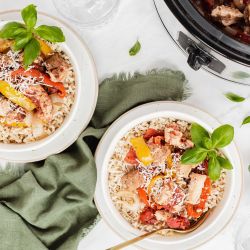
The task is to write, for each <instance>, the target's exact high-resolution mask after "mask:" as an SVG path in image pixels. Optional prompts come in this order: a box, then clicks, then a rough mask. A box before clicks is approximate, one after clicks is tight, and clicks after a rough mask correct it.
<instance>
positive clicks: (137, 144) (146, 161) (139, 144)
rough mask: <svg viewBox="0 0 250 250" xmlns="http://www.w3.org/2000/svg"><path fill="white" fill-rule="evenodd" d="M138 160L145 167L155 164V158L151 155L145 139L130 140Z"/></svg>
mask: <svg viewBox="0 0 250 250" xmlns="http://www.w3.org/2000/svg"><path fill="white" fill-rule="evenodd" d="M130 143H131V144H132V146H133V148H134V150H135V152H136V156H137V158H138V160H139V161H140V162H141V163H142V164H143V165H145V166H148V165H150V164H151V163H152V162H153V157H152V155H151V152H150V149H149V147H148V145H147V144H146V142H145V141H144V139H143V137H135V138H132V139H131V140H130Z"/></svg>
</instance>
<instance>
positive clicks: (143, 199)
mask: <svg viewBox="0 0 250 250" xmlns="http://www.w3.org/2000/svg"><path fill="white" fill-rule="evenodd" d="M137 192H138V196H139V198H140V201H141V202H142V203H144V204H145V205H146V206H149V203H148V194H147V192H146V191H145V190H144V189H143V188H138V189H137Z"/></svg>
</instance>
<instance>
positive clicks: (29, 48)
mask: <svg viewBox="0 0 250 250" xmlns="http://www.w3.org/2000/svg"><path fill="white" fill-rule="evenodd" d="M40 50H41V48H40V44H39V42H38V41H37V40H36V39H35V38H32V39H31V40H30V41H29V43H28V44H27V45H26V46H25V48H24V64H25V67H26V68H27V67H28V66H29V65H30V64H32V63H33V62H34V60H35V59H36V58H37V57H38V55H39V54H40Z"/></svg>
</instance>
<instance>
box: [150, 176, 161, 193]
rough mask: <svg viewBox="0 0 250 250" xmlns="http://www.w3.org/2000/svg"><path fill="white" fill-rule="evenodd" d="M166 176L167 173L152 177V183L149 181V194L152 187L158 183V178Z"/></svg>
mask: <svg viewBox="0 0 250 250" xmlns="http://www.w3.org/2000/svg"><path fill="white" fill-rule="evenodd" d="M164 177H165V175H157V176H154V177H153V178H152V179H151V181H150V183H149V185H148V194H150V193H151V191H152V188H153V187H154V185H155V183H156V182H157V181H158V180H160V179H163V178H164Z"/></svg>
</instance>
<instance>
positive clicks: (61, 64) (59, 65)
mask: <svg viewBox="0 0 250 250" xmlns="http://www.w3.org/2000/svg"><path fill="white" fill-rule="evenodd" d="M45 67H46V69H47V71H48V74H49V75H50V77H51V80H52V81H54V82H63V81H64V80H65V79H66V78H67V76H68V74H69V67H70V66H69V64H68V63H67V62H66V61H65V59H64V58H63V57H62V56H61V55H60V54H59V53H54V54H53V55H52V56H50V57H49V58H48V59H47V60H46V61H45Z"/></svg>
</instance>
